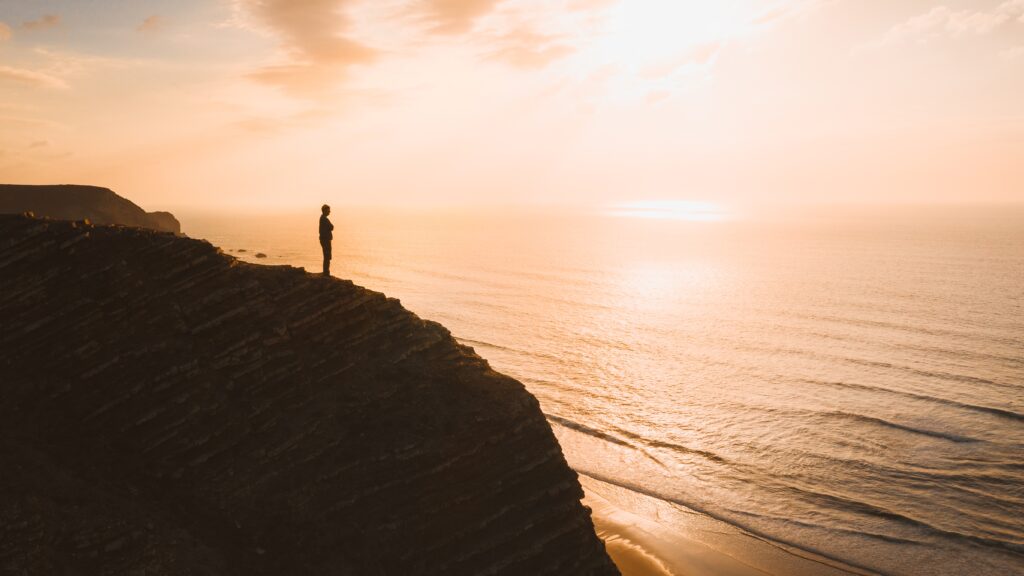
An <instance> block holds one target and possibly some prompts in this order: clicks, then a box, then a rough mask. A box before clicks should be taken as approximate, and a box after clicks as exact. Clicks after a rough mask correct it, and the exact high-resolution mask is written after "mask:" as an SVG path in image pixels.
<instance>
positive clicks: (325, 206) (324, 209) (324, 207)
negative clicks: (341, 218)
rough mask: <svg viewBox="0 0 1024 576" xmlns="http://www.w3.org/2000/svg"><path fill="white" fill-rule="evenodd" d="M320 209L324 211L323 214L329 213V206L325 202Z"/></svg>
mask: <svg viewBox="0 0 1024 576" xmlns="http://www.w3.org/2000/svg"><path fill="white" fill-rule="evenodd" d="M320 211H321V212H323V213H324V216H327V215H329V214H330V213H331V207H330V206H328V205H327V204H324V205H323V206H321V207H320Z"/></svg>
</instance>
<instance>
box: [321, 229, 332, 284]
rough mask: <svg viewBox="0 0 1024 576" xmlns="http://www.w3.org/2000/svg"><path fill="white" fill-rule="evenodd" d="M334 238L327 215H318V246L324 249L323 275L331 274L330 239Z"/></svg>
mask: <svg viewBox="0 0 1024 576" xmlns="http://www.w3.org/2000/svg"><path fill="white" fill-rule="evenodd" d="M333 239H334V224H331V221H330V220H328V219H327V215H326V214H324V215H321V216H320V248H322V249H323V251H324V276H330V275H331V240H333Z"/></svg>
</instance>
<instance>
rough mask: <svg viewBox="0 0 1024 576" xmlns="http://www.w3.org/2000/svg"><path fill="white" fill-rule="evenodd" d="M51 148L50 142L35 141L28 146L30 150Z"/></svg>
mask: <svg viewBox="0 0 1024 576" xmlns="http://www.w3.org/2000/svg"><path fill="white" fill-rule="evenodd" d="M49 146H50V141H49V140H35V141H33V142H32V143H30V144H29V145H28V149H29V150H35V149H38V148H48V147H49Z"/></svg>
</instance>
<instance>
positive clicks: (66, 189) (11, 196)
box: [0, 184, 181, 234]
mask: <svg viewBox="0 0 1024 576" xmlns="http://www.w3.org/2000/svg"><path fill="white" fill-rule="evenodd" d="M24 212H32V213H34V214H35V215H36V216H46V217H49V218H56V219H58V220H86V219H88V220H89V221H90V222H92V223H94V224H120V225H122V226H138V227H141V228H149V229H151V230H159V231H162V232H174V233H175V234H180V233H181V223H179V222H178V219H177V218H175V217H174V215H172V214H171V213H169V212H146V211H145V210H143V209H142V208H139V207H138V206H137V205H135V203H133V202H132V201H130V200H128V199H126V198H122V197H120V196H118V195H117V194H115V193H114V192H113V191H112V190H110V189H109V188H100V187H98V186H78V185H73V184H60V185H54V186H30V185H22V184H0V214H21V213H24Z"/></svg>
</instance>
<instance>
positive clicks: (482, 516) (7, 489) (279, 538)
mask: <svg viewBox="0 0 1024 576" xmlns="http://www.w3.org/2000/svg"><path fill="white" fill-rule="evenodd" d="M0 470H2V473H0V494H2V497H0V573H6V574H33V575H47V574H111V575H112V574H140V575H141V574H147V575H164V574H166V575H171V574H174V575H181V574H211V575H222V574H224V575H227V574H238V575H261V574H275V575H277V574H280V575H304V574H340V575H359V576H373V575H383V574H389V575H390V574H395V575H399V574H400V575H416V574H438V575H440V574H444V575H459V574H467V575H468V574H474V575H478V574H479V575H484V574H523V575H543V574H552V575H554V574H558V575H573V574H580V575H606V574H616V573H617V571H616V569H615V567H614V566H613V565H612V564H611V562H610V560H609V559H608V557H607V555H606V554H605V550H604V547H603V545H602V543H601V542H600V541H599V540H598V538H597V537H596V536H595V533H594V528H593V524H592V522H591V519H590V514H589V510H587V509H586V508H584V507H583V506H582V505H581V504H580V498H581V496H582V491H581V489H580V485H579V482H578V480H577V477H576V475H575V473H574V472H573V471H572V470H571V469H570V468H569V467H568V466H567V464H566V462H565V459H564V458H563V456H562V453H561V450H560V449H559V446H558V444H557V443H556V441H555V439H554V436H553V435H552V432H551V430H550V428H549V427H548V425H547V423H546V422H545V419H544V416H543V415H542V413H541V411H540V409H539V407H538V404H537V401H536V399H534V397H533V396H531V395H530V394H529V393H528V392H526V390H525V389H524V388H523V386H522V385H521V384H520V383H518V382H516V381H515V380H513V379H511V378H508V377H506V376H503V375H501V374H498V373H496V372H494V371H493V370H491V369H490V368H489V366H488V364H487V362H486V361H484V360H482V359H481V358H480V357H479V356H477V355H476V354H474V353H473V351H472V349H470V348H467V347H464V346H461V345H459V344H458V343H456V342H455V341H454V340H453V338H452V337H451V335H450V334H449V332H448V331H447V330H445V329H444V328H443V327H442V326H440V325H438V324H435V323H432V322H427V321H423V320H421V319H419V318H418V317H416V316H415V315H413V314H412V313H410V312H408V311H406V310H405V309H404V308H402V306H401V305H400V304H399V302H398V301H397V300H394V299H389V298H387V297H385V296H384V295H382V294H379V293H376V292H372V291H369V290H366V289H363V288H360V287H358V286H355V285H353V284H352V283H350V282H347V281H343V280H338V279H335V278H325V277H319V276H313V275H309V274H306V273H304V272H303V271H302V270H299V269H295V268H291V267H268V266H257V265H251V264H245V263H242V262H239V261H237V260H234V259H233V258H231V257H229V256H226V255H224V254H222V253H221V252H220V251H219V250H218V249H216V248H215V247H213V246H211V245H210V244H208V243H205V242H201V241H196V240H190V239H187V238H182V237H176V236H174V235H172V234H164V233H157V232H152V231H147V230H142V229H137V228H123V227H113V226H92V225H85V224H83V223H73V222H58V221H49V220H40V219H31V218H25V217H21V216H0Z"/></svg>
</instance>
